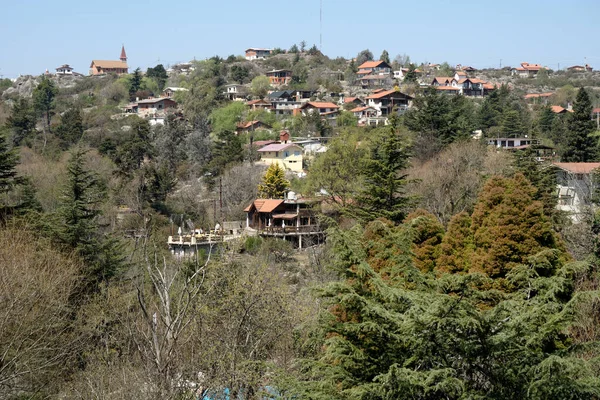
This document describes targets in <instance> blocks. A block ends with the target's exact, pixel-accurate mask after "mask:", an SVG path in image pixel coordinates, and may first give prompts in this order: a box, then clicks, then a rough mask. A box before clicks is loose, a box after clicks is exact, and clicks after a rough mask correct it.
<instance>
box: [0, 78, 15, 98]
mask: <svg viewBox="0 0 600 400" xmlns="http://www.w3.org/2000/svg"><path fill="white" fill-rule="evenodd" d="M12 85H13V81H11V80H10V79H8V78H3V79H0V94H2V92H4V91H5V90H6V89H8V88H9V87H12Z"/></svg>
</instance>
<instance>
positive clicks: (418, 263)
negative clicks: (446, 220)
mask: <svg viewBox="0 0 600 400" xmlns="http://www.w3.org/2000/svg"><path fill="white" fill-rule="evenodd" d="M404 223H405V224H406V225H408V226H410V228H411V229H410V232H411V236H412V253H413V255H414V257H413V262H414V265H415V267H417V268H418V269H419V270H420V271H422V272H432V271H434V270H435V269H436V263H437V259H438V257H439V255H440V250H441V246H440V245H441V243H442V239H443V238H444V226H443V225H442V224H441V223H440V221H439V220H438V219H437V218H436V217H435V215H433V214H431V213H430V212H429V211H426V210H423V209H417V210H415V211H413V212H411V213H410V214H408V216H407V217H406V219H405V220H404Z"/></svg>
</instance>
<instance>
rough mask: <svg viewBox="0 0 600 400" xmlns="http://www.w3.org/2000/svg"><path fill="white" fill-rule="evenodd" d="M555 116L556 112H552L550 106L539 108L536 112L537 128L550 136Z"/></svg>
mask: <svg viewBox="0 0 600 400" xmlns="http://www.w3.org/2000/svg"><path fill="white" fill-rule="evenodd" d="M555 116H556V114H555V113H554V112H552V108H551V107H550V106H548V105H546V106H544V107H542V108H541V109H540V111H539V113H538V128H539V130H540V132H541V133H542V134H545V135H548V136H550V133H551V131H552V124H553V122H554V117H555Z"/></svg>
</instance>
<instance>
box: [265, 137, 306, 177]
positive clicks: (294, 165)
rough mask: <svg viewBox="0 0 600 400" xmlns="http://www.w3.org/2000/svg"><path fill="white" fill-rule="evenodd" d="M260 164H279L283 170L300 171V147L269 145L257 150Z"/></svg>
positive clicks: (294, 145) (285, 144)
mask: <svg viewBox="0 0 600 400" xmlns="http://www.w3.org/2000/svg"><path fill="white" fill-rule="evenodd" d="M258 152H259V153H260V160H261V162H263V163H265V164H267V165H271V164H279V166H280V167H282V168H283V169H289V170H290V171H294V172H301V171H302V147H300V146H298V145H297V144H294V143H275V144H269V145H267V146H265V147H263V148H261V149H259V150H258Z"/></svg>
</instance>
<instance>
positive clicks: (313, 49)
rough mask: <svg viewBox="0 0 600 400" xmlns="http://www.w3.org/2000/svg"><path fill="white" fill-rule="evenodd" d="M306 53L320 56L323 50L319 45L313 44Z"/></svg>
mask: <svg viewBox="0 0 600 400" xmlns="http://www.w3.org/2000/svg"><path fill="white" fill-rule="evenodd" d="M306 54H308V55H309V56H318V55H319V54H321V52H320V51H319V49H318V48H317V45H316V44H313V45H312V47H311V48H310V49H308V51H307V52H306Z"/></svg>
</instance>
